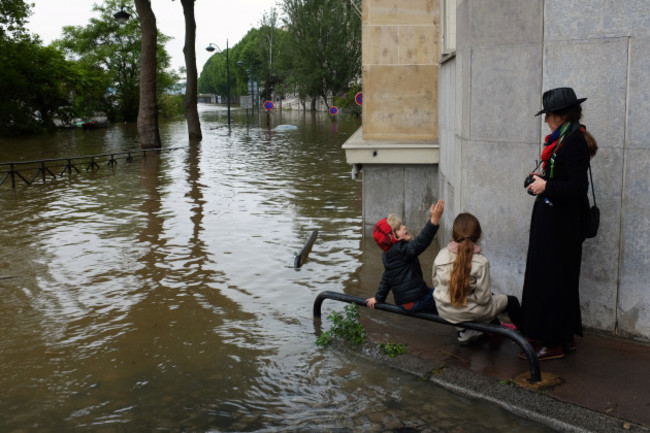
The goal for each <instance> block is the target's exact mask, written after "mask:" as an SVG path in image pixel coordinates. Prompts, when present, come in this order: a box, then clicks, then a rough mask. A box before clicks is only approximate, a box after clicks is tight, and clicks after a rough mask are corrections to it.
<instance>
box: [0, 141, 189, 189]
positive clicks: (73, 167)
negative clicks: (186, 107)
mask: <svg viewBox="0 0 650 433" xmlns="http://www.w3.org/2000/svg"><path fill="white" fill-rule="evenodd" d="M177 149H184V148H183V147H170V148H156V149H140V150H133V151H127V152H113V153H102V154H98V155H89V156H75V157H72V158H51V159H41V160H35V161H16V162H3V163H0V186H1V185H3V184H4V183H5V181H7V180H8V181H9V183H11V187H12V188H14V189H15V188H16V182H20V181H22V182H24V183H25V184H27V185H32V184H33V183H34V182H36V181H39V180H40V181H42V182H43V183H45V182H46V181H48V180H55V179H57V178H60V177H63V176H68V177H70V176H72V175H73V174H78V173H80V172H81V170H85V171H95V170H99V169H100V168H101V167H102V165H104V166H108V167H114V166H116V165H117V164H118V160H121V159H122V160H124V161H126V162H132V161H133V160H134V158H136V157H143V158H144V157H146V156H147V153H150V152H162V151H171V150H177ZM100 164H101V165H100Z"/></svg>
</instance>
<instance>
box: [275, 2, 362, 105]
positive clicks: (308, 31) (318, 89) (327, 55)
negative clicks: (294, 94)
mask: <svg viewBox="0 0 650 433" xmlns="http://www.w3.org/2000/svg"><path fill="white" fill-rule="evenodd" d="M283 9H284V12H285V14H286V19H285V27H286V28H287V31H288V32H289V35H290V43H291V52H292V53H293V56H292V57H293V59H294V62H293V68H292V72H293V75H294V77H295V82H296V84H297V86H298V93H299V94H300V95H301V96H302V97H304V98H308V97H310V98H314V97H318V96H319V97H322V98H323V99H324V100H325V101H327V100H328V97H329V96H330V95H338V94H340V93H343V92H344V91H345V90H346V89H347V88H348V86H350V84H351V83H352V82H353V81H354V80H356V79H357V78H358V77H359V75H360V74H361V17H360V16H359V13H358V7H356V3H352V2H346V1H341V0H284V1H283Z"/></svg>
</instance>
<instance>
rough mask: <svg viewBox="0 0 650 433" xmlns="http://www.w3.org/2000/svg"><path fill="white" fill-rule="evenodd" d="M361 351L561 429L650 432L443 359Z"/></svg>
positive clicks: (588, 432)
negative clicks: (393, 356)
mask: <svg viewBox="0 0 650 433" xmlns="http://www.w3.org/2000/svg"><path fill="white" fill-rule="evenodd" d="M362 352H363V356H365V357H367V358H369V359H370V360H371V361H372V362H376V363H380V364H382V365H385V366H389V367H392V368H395V369H397V370H400V371H403V372H407V373H410V374H414V375H416V376H419V377H421V378H423V379H425V380H428V381H430V382H432V383H434V384H436V385H438V386H440V387H442V388H444V389H446V390H448V391H450V392H453V393H455V394H459V395H463V396H466V397H471V398H478V399H481V400H485V401H488V402H490V403H493V404H495V405H498V406H500V407H501V408H503V409H505V410H507V411H509V412H511V413H513V414H515V415H517V416H520V417H522V418H526V419H529V420H532V421H535V422H538V423H540V424H543V425H546V426H548V427H549V428H552V429H554V430H557V431H560V432H572V433H573V432H574V433H591V432H595V433H600V432H602V433H612V432H650V429H649V428H647V427H645V426H641V425H637V424H634V423H632V422H628V421H626V420H623V419H620V418H616V417H612V416H609V415H607V414H604V413H602V412H596V411H593V410H591V409H586V408H584V407H581V406H577V405H574V404H570V403H565V402H562V401H559V400H557V399H554V398H552V397H549V396H547V395H545V393H544V392H543V391H541V392H540V391H534V390H529V389H525V388H522V387H519V386H517V385H514V384H510V383H502V382H499V381H497V380H496V379H494V378H490V377H486V376H483V375H481V374H478V373H474V372H472V371H470V370H467V369H463V368H458V367H449V366H447V365H445V364H444V363H443V362H434V361H426V360H422V359H420V358H417V357H415V356H413V355H409V354H404V355H400V356H398V357H396V358H390V357H388V356H386V355H384V354H383V353H381V352H380V351H379V350H378V349H376V347H375V344H374V343H372V342H370V343H366V344H365V345H364V347H363V349H362Z"/></svg>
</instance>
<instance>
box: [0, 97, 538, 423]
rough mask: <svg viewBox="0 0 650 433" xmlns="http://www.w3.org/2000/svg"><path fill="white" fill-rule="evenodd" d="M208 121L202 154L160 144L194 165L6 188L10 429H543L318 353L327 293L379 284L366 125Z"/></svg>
mask: <svg viewBox="0 0 650 433" xmlns="http://www.w3.org/2000/svg"><path fill="white" fill-rule="evenodd" d="M201 116H202V122H203V126H204V131H205V134H204V139H203V141H202V142H201V143H199V144H196V145H191V146H190V145H189V144H187V138H186V135H187V133H186V127H185V123H184V121H183V120H182V119H179V120H178V121H174V122H170V123H168V124H165V125H162V129H161V137H162V139H163V142H165V143H169V146H170V147H171V146H173V147H182V149H180V150H176V151H172V152H165V153H163V154H160V155H154V154H151V155H148V156H147V157H146V158H144V159H139V160H136V161H135V162H133V163H125V162H122V163H120V164H118V166H117V167H114V168H102V169H101V170H99V171H97V172H94V173H85V172H82V173H80V174H79V175H77V176H72V177H71V178H70V179H62V180H61V179H58V180H56V181H54V182H47V183H45V184H36V185H32V186H21V187H19V188H17V189H16V190H11V189H10V188H0V208H1V209H2V210H3V212H2V214H1V215H2V216H0V227H2V230H1V231H0V244H1V245H3V254H2V256H1V257H0V277H3V279H0V294H1V295H2V296H0V313H1V314H2V316H3V317H4V319H5V322H4V323H5V326H4V327H3V329H2V331H0V356H1V362H0V386H1V387H2V389H3V393H1V394H0V430H3V431H53V432H54V431H75V430H80V431H98V430H100V431H150V430H168V431H206V432H207V431H269V432H271V431H278V432H279V431H331V430H335V429H342V430H343V431H346V429H347V430H348V431H387V430H394V429H397V428H413V429H416V431H451V430H454V431H485V430H499V431H517V430H518V429H522V430H523V428H526V429H527V430H526V431H543V430H541V429H539V427H538V426H532V425H530V424H529V423H526V422H524V421H522V420H520V419H518V418H515V417H512V416H511V415H509V414H507V413H505V412H503V411H501V410H498V409H494V407H492V406H489V405H486V404H483V403H480V402H473V401H472V402H470V401H468V400H466V399H463V398H459V397H456V396H454V395H451V394H449V393H448V392H445V391H443V390H440V389H437V388H435V387H434V386H433V385H432V384H430V383H426V382H421V381H419V380H418V379H417V378H414V377H411V376H409V375H405V374H400V373H398V372H395V371H393V370H388V369H385V368H382V367H381V366H379V365H377V366H373V365H369V363H368V362H367V361H365V360H362V359H360V358H359V357H358V356H359V355H358V354H357V353H356V352H355V351H353V350H349V349H347V348H346V347H345V346H339V347H335V348H333V349H326V350H321V349H319V348H317V347H316V345H315V337H314V325H313V320H312V311H311V307H312V303H313V300H314V298H315V296H316V294H317V293H319V292H320V291H323V290H343V289H344V288H345V290H346V291H348V292H349V293H353V294H360V293H367V292H368V291H369V289H368V288H367V287H360V284H361V283H360V281H361V280H364V278H366V279H368V280H372V275H375V274H377V278H378V275H379V274H378V273H377V271H376V270H374V268H373V266H375V265H376V264H377V263H378V262H377V260H376V257H373V258H371V259H370V260H368V262H369V263H370V264H369V265H367V266H362V264H363V263H364V261H366V260H367V259H364V258H363V256H362V251H372V253H370V252H364V253H363V254H365V255H367V254H371V255H372V254H375V252H374V251H375V250H376V248H374V249H368V250H367V249H366V248H364V245H363V243H364V240H363V238H362V236H361V203H360V194H361V191H360V184H359V183H358V182H355V181H352V180H351V179H350V167H349V166H348V165H347V164H346V162H345V156H344V154H343V151H342V150H341V144H342V143H343V142H344V141H345V139H346V138H347V137H348V136H349V135H351V134H352V133H353V132H354V131H355V130H356V128H357V127H358V122H356V121H351V120H346V119H343V118H340V119H337V121H336V122H335V123H332V122H331V120H330V118H329V117H328V116H327V115H312V114H306V115H305V114H303V113H297V112H296V113H282V114H280V113H277V114H276V113H274V114H273V115H272V116H271V129H266V128H257V127H253V126H251V127H247V125H246V122H245V117H244V113H239V114H237V113H234V116H233V127H232V128H231V129H230V130H229V129H228V128H225V127H223V125H224V123H225V111H221V110H216V109H209V108H206V107H203V110H202V112H201ZM279 124H292V125H296V126H298V128H297V129H295V130H285V131H279V130H274V129H273V127H274V126H277V125H279ZM138 146H139V144H138V142H137V137H136V136H135V129H134V127H132V126H131V125H114V126H111V127H109V128H107V129H105V130H93V131H87V132H81V131H76V130H73V131H64V132H60V133H57V134H54V135H52V136H49V137H45V138H44V137H39V139H38V140H37V139H20V140H17V141H15V142H13V141H12V142H3V143H2V149H3V157H2V159H3V160H20V159H23V160H29V159H38V158H41V157H42V158H52V157H61V156H73V155H75V156H76V155H83V154H93V153H105V152H107V151H115V152H117V151H120V152H121V151H125V150H126V151H128V150H133V149H137V148H138ZM314 229H317V230H318V231H319V237H318V240H317V242H316V244H315V245H314V247H313V250H312V252H311V254H310V256H309V260H308V261H307V262H306V263H305V264H304V265H303V267H302V268H301V269H300V270H298V271H297V270H295V269H293V262H294V256H295V254H297V253H298V252H299V251H300V249H301V248H302V246H303V244H304V242H305V241H306V239H307V237H308V236H309V234H310V233H311V231H312V230H314ZM6 277H8V278H6ZM371 290H372V289H371ZM469 404H471V405H472V411H473V412H475V413H478V414H479V416H477V417H468V416H467V405H469ZM481 410H484V411H485V412H489V413H490V415H489V416H485V414H483V413H481Z"/></svg>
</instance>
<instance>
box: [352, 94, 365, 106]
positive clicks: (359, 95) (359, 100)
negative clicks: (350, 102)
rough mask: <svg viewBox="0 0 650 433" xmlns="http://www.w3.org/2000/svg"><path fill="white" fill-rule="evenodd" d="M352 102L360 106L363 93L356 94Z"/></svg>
mask: <svg viewBox="0 0 650 433" xmlns="http://www.w3.org/2000/svg"><path fill="white" fill-rule="evenodd" d="M354 102H356V103H357V105H361V104H362V103H363V93H362V92H359V93H357V94H356V96H355V97H354Z"/></svg>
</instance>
